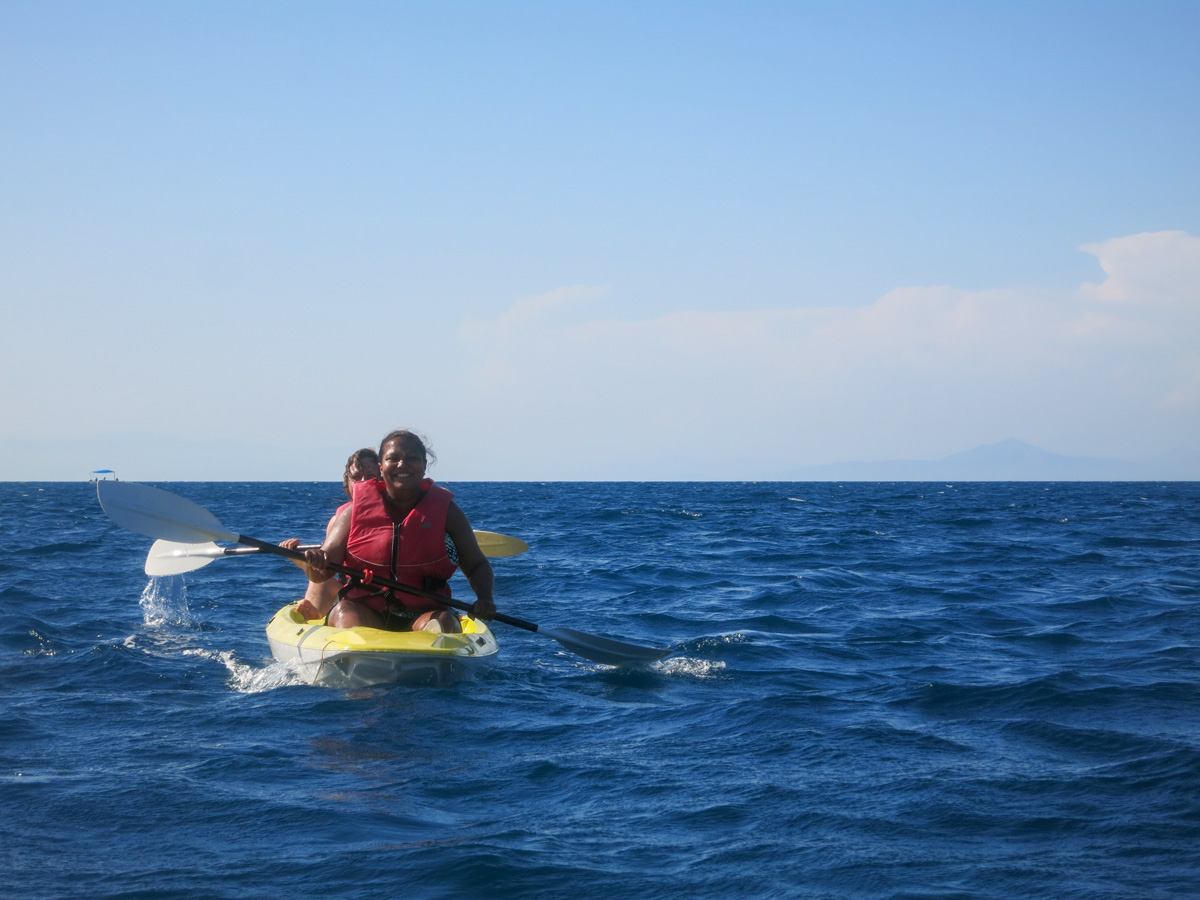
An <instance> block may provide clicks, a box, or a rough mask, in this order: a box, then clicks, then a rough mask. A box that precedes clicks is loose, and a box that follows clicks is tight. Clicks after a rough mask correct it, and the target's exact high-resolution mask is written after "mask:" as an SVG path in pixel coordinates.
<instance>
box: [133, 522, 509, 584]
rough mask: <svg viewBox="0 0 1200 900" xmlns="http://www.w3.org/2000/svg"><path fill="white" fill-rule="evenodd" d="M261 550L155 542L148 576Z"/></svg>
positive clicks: (495, 547) (491, 551)
mask: <svg viewBox="0 0 1200 900" xmlns="http://www.w3.org/2000/svg"><path fill="white" fill-rule="evenodd" d="M475 540H477V541H478V542H479V549H480V550H482V551H483V555H484V556H488V557H491V558H492V559H504V558H506V557H509V556H519V555H520V554H522V553H524V552H525V551H526V550H528V549H529V545H528V544H527V543H525V542H524V541H523V540H521V539H520V538H515V537H510V536H509V535H507V534H499V533H498V532H495V531H476V532H475ZM319 546H321V545H320V544H301V545H300V546H299V547H298V548H297V549H298V550H309V549H311V548H313V547H319ZM261 552H262V551H261V550H259V549H258V548H257V547H218V546H217V545H216V544H214V543H213V542H212V541H208V542H207V543H204V544H180V543H177V542H176V541H162V540H159V541H155V542H154V543H153V544H152V545H151V547H150V552H149V553H148V554H146V574H147V575H151V576H157V575H182V574H184V573H185V572H195V571H196V570H197V569H203V568H204V567H205V566H207V565H208V564H209V563H211V562H215V561H217V560H218V559H222V558H223V557H226V556H252V555H254V554H256V553H261Z"/></svg>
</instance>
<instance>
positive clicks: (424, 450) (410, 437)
mask: <svg viewBox="0 0 1200 900" xmlns="http://www.w3.org/2000/svg"><path fill="white" fill-rule="evenodd" d="M393 441H403V442H404V443H406V444H412V445H413V446H414V447H416V448H417V449H419V450H420V451H421V456H422V457H423V458H424V460H425V464H426V465H430V466H431V465H433V464H434V463H435V462H437V454H436V453H434V452H433V448H432V447H430V446H429V441H428V440H427V439H426V438H423V437H421V436H420V435H419V434H417V433H416V432H415V431H409V430H408V429H407V428H400V429H397V430H396V431H390V432H388V434H387V435H386V436H385V437H384V439H383V440H382V441H380V442H379V458H380V459H382V458H383V448H384V447H386V446H387V445H388V444H390V443H392V442H393Z"/></svg>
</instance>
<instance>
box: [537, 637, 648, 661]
mask: <svg viewBox="0 0 1200 900" xmlns="http://www.w3.org/2000/svg"><path fill="white" fill-rule="evenodd" d="M537 633H538V634H544V635H545V636H546V637H548V638H553V639H554V640H556V641H558V642H559V643H560V644H562V645H563V646H564V647H566V648H567V649H568V650H570V651H572V652H574V653H578V654H579V655H580V656H582V657H583V658H584V659H590V660H591V661H592V662H598V663H604V664H605V665H609V666H637V665H648V664H649V663H652V662H658V661H659V660H660V659H662V658H663V657H664V656H666V655H668V654H669V653H670V652H671V651H670V650H660V649H658V648H657V647H642V646H639V645H638V644H627V643H625V642H624V641H614V640H612V639H611V638H603V637H599V636H597V635H594V634H586V633H585V632H582V631H576V630H575V629H573V628H539V629H538V631H537Z"/></svg>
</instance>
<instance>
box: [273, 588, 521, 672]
mask: <svg viewBox="0 0 1200 900" xmlns="http://www.w3.org/2000/svg"><path fill="white" fill-rule="evenodd" d="M322 621H323V620H321V619H314V620H312V621H307V620H305V619H304V617H303V616H301V615H300V614H299V613H298V612H296V604H295V603H293V604H290V605H288V606H285V607H284V608H283V609H281V610H280V611H279V612H277V613H276V614H275V616H274V617H273V618H272V619H271V621H270V622H268V623H267V641H268V642H269V643H270V645H271V655H272V656H274V657H275V659H277V660H279V661H280V662H286V663H288V664H289V665H291V666H292V667H293V669H294V670H295V671H296V672H297V673H298V674H299V675H300V677H301V678H303V679H304V680H305V681H307V682H308V683H309V684H316V685H322V686H325V687H337V688H359V687H369V686H371V685H375V684H391V683H394V682H402V683H405V684H447V683H452V682H455V681H460V680H462V679H463V678H464V677H467V676H469V675H470V674H471V673H472V672H473V671H475V670H477V669H478V668H480V667H482V666H485V665H487V664H489V663H490V662H491V661H492V660H493V659H494V658H495V656H496V653H497V652H498V651H499V650H500V647H499V645H498V644H497V643H496V637H495V635H493V634H492V632H491V631H490V630H489V629H488V627H487V623H485V622H482V621H479V620H475V619H469V618H465V617H464V618H463V620H462V624H463V633H462V634H437V633H434V632H429V631H381V630H380V629H378V628H333V627H330V626H328V625H324V624H322Z"/></svg>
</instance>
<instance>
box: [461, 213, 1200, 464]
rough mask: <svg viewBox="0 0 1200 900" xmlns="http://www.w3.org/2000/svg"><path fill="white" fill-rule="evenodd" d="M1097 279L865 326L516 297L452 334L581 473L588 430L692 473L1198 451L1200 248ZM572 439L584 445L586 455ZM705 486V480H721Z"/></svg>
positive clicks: (811, 315)
mask: <svg viewBox="0 0 1200 900" xmlns="http://www.w3.org/2000/svg"><path fill="white" fill-rule="evenodd" d="M1082 249H1083V250H1084V251H1085V252H1088V253H1092V254H1094V255H1095V256H1096V257H1097V259H1098V260H1099V262H1100V264H1101V266H1102V267H1103V270H1104V272H1105V273H1106V278H1105V279H1104V280H1103V281H1102V282H1100V283H1098V284H1083V285H1080V286H1079V287H1078V288H1077V289H1076V290H1073V291H1051V290H1043V289H1038V288H1008V289H996V290H985V291H965V290H960V289H956V288H953V287H944V286H943V287H906V288H898V289H896V290H893V291H891V292H889V293H888V294H886V295H885V296H883V297H881V298H880V299H879V300H878V301H877V302H875V303H873V304H871V305H869V306H865V307H859V308H844V307H818V308H813V307H805V308H794V309H736V310H728V311H719V312H711V311H704V312H701V311H695V310H688V311H681V312H677V313H673V314H671V315H667V316H660V317H657V318H651V319H615V318H601V317H597V316H594V315H589V313H592V310H591V309H590V308H589V306H588V304H586V303H582V302H580V301H583V300H588V299H594V298H595V297H597V296H599V295H600V293H601V292H602V290H603V289H598V288H597V289H585V288H569V289H562V290H559V291H554V292H551V293H548V294H544V295H541V296H539V297H532V298H528V299H527V300H523V301H520V302H518V303H517V304H514V306H513V307H512V308H511V309H510V310H509V311H508V312H507V313H506V314H505V315H503V316H501V317H500V318H499V319H498V320H496V321H492V322H483V321H475V322H472V323H471V324H470V326H469V328H468V329H467V330H466V332H465V336H466V339H467V342H468V345H469V347H470V354H471V358H472V359H473V360H475V361H476V368H475V373H476V375H477V377H479V378H481V379H482V380H483V381H486V382H488V384H489V387H490V390H491V392H492V395H493V396H505V397H520V398H521V401H522V402H521V405H520V407H519V408H518V409H517V410H515V411H514V410H513V409H512V408H506V411H505V414H506V415H507V416H514V415H515V416H517V417H519V418H520V420H521V421H522V423H523V425H524V427H525V429H526V433H528V434H530V435H531V436H536V438H537V439H538V440H540V441H549V442H551V443H553V444H556V445H559V446H561V447H563V449H564V450H570V452H572V453H574V454H578V455H581V456H583V457H585V458H586V457H587V455H588V454H589V453H590V452H598V453H610V452H611V450H609V449H604V445H606V444H607V443H608V442H607V440H606V439H605V438H603V437H599V436H597V434H596V428H597V425H598V424H600V423H603V425H604V426H605V427H606V428H607V429H610V430H612V431H619V432H621V433H624V434H626V435H631V434H632V435H636V442H637V444H638V445H639V446H640V447H643V448H647V449H652V450H653V451H654V452H655V453H656V454H658V455H659V456H661V457H663V458H668V457H671V458H677V459H692V460H694V461H695V464H696V465H703V461H704V457H705V453H707V452H708V451H707V450H705V449H704V448H703V446H702V445H703V443H704V442H705V441H707V440H710V439H711V436H713V435H716V434H724V435H726V436H727V439H730V440H733V441H735V442H736V443H737V445H738V453H739V454H740V456H741V457H742V458H744V459H754V458H759V459H773V460H791V461H794V462H797V463H808V462H822V461H827V460H837V459H845V458H866V459H869V458H887V457H895V456H907V455H926V454H937V453H949V452H953V451H956V450H959V449H963V448H966V447H969V446H972V445H974V444H976V443H982V442H987V441H992V440H999V439H1002V438H1005V437H1021V438H1024V439H1026V440H1030V441H1033V442H1035V443H1040V444H1042V445H1044V446H1047V447H1048V448H1051V449H1056V450H1060V451H1062V452H1073V453H1088V454H1092V455H1110V456H1137V455H1145V454H1150V453H1153V452H1157V451H1165V450H1168V449H1171V448H1172V447H1174V446H1178V445H1180V444H1191V445H1200V277H1197V276H1200V239H1197V238H1193V237H1191V236H1189V235H1187V234H1184V233H1181V232H1163V233H1158V234H1139V235H1132V236H1128V237H1123V238H1116V239H1113V240H1108V241H1104V242H1102V243H1098V244H1089V245H1087V246H1085V247H1084V248H1082ZM583 435H586V436H587V437H582V436H583ZM717 474H719V473H717Z"/></svg>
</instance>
